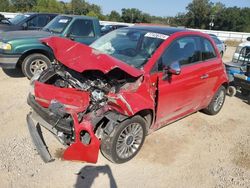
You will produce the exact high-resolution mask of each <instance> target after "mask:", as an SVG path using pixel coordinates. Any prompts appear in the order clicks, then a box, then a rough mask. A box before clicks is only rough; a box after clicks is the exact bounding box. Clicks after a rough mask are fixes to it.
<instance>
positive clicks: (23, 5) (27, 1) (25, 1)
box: [10, 0, 37, 12]
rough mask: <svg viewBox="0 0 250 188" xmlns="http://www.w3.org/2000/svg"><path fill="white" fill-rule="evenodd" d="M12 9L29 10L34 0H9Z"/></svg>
mask: <svg viewBox="0 0 250 188" xmlns="http://www.w3.org/2000/svg"><path fill="white" fill-rule="evenodd" d="M10 3H11V4H12V6H13V10H15V11H21V12H29V11H31V10H32V8H33V6H35V5H36V3H37V2H36V0H11V1H10Z"/></svg>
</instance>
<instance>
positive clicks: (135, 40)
mask: <svg viewBox="0 0 250 188" xmlns="http://www.w3.org/2000/svg"><path fill="white" fill-rule="evenodd" d="M167 37H168V36H167V35H163V34H159V33H153V32H147V31H144V30H137V29H133V28H126V29H118V30H115V31H112V32H110V33H108V34H106V35H104V36H102V37H101V38H99V39H98V40H96V41H95V42H94V43H92V44H91V45H90V46H91V47H92V48H94V49H96V50H98V51H100V52H102V53H105V54H109V55H111V56H112V57H115V58H117V59H119V60H121V61H123V62H125V63H126V64H129V65H131V66H133V67H136V68H141V67H142V66H143V65H144V64H145V63H146V62H147V61H148V59H149V58H150V57H151V56H152V55H153V53H154V52H155V51H156V49H157V48H158V47H159V46H160V45H161V43H162V42H163V41H164V40H165V39H167Z"/></svg>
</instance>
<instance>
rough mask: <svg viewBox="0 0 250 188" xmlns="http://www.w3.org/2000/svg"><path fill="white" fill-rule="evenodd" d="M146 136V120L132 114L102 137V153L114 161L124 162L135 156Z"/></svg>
mask: <svg viewBox="0 0 250 188" xmlns="http://www.w3.org/2000/svg"><path fill="white" fill-rule="evenodd" d="M145 136H146V121H145V119H144V118H142V117H141V116H138V115H137V116H133V117H131V118H129V119H126V120H124V121H123V122H121V123H120V124H119V125H117V126H116V127H115V128H114V130H113V132H112V133H111V134H110V135H109V136H106V137H105V138H103V139H102V144H101V152H102V154H103V155H104V156H105V157H106V158H107V159H109V160H110V161H112V162H114V163H124V162H127V161H129V160H130V159H132V158H133V157H135V155H136V154H137V153H138V152H139V150H140V149H141V147H142V145H143V143H144V140H145Z"/></svg>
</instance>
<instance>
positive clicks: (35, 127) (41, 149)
mask: <svg viewBox="0 0 250 188" xmlns="http://www.w3.org/2000/svg"><path fill="white" fill-rule="evenodd" d="M31 115H32V114H31V113H30V114H28V115H27V124H28V129H29V132H30V135H31V138H32V141H33V144H34V145H35V147H36V149H37V152H38V154H39V155H40V156H41V158H42V160H43V161H44V162H45V163H48V162H52V161H54V159H53V158H52V157H51V155H50V153H49V151H48V147H47V145H46V143H45V142H44V139H43V135H42V131H41V127H40V125H39V123H36V124H35V122H34V121H33V119H32V118H31Z"/></svg>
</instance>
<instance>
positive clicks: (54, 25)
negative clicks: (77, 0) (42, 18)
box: [42, 16, 72, 33]
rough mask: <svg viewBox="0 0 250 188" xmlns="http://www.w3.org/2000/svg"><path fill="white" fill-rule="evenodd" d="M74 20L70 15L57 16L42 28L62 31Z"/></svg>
mask: <svg viewBox="0 0 250 188" xmlns="http://www.w3.org/2000/svg"><path fill="white" fill-rule="evenodd" d="M71 20H72V18H71V17H68V16H57V17H55V18H54V19H53V20H52V21H51V22H49V23H48V24H47V25H46V26H45V27H44V28H43V29H42V30H44V31H49V32H52V33H62V32H63V31H64V29H65V28H66V27H67V25H68V24H69V23H70V21H71Z"/></svg>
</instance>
